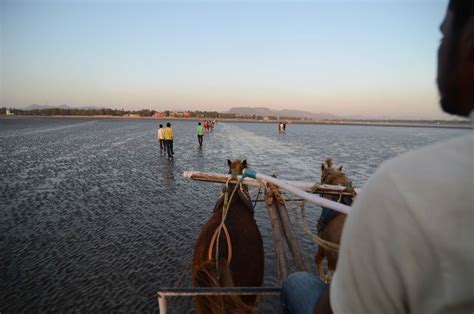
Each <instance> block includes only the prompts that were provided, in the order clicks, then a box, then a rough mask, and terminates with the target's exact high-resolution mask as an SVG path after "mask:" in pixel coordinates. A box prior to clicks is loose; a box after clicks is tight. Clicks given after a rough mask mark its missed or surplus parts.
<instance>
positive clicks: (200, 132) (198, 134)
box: [196, 122, 204, 147]
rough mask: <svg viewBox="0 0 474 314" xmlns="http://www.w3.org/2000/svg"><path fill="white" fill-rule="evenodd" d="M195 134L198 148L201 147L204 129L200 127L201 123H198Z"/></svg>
mask: <svg viewBox="0 0 474 314" xmlns="http://www.w3.org/2000/svg"><path fill="white" fill-rule="evenodd" d="M196 133H197V136H198V142H199V147H202V140H203V138H204V127H203V126H202V125H201V122H198V126H197V127H196Z"/></svg>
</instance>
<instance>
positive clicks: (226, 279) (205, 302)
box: [193, 259, 252, 313]
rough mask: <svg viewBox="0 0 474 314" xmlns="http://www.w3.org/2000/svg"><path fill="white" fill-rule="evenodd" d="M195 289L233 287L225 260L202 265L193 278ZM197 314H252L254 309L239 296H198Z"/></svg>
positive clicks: (196, 300) (209, 261)
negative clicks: (245, 313) (246, 313)
mask: <svg viewBox="0 0 474 314" xmlns="http://www.w3.org/2000/svg"><path fill="white" fill-rule="evenodd" d="M193 286H194V287H211V288H214V287H233V286H234V285H233V281H232V274H231V270H230V267H229V264H228V263H227V260H225V259H219V262H218V265H216V261H215V260H208V261H206V262H204V263H203V264H201V265H200V266H199V268H198V269H197V270H196V271H195V273H194V276H193ZM195 303H196V313H244V312H248V313H250V312H251V311H252V307H251V306H250V305H247V304H246V303H244V302H243V301H242V299H241V298H240V296H238V295H226V296H208V295H203V296H197V297H195Z"/></svg>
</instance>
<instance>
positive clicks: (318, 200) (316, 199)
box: [243, 168, 351, 214]
mask: <svg viewBox="0 0 474 314" xmlns="http://www.w3.org/2000/svg"><path fill="white" fill-rule="evenodd" d="M243 175H244V177H250V178H254V179H261V180H263V181H267V182H270V183H273V184H274V185H276V186H279V187H280V188H282V189H285V190H287V191H289V192H291V193H293V194H296V195H298V196H299V197H302V198H304V199H305V200H307V201H309V202H312V203H315V204H317V205H319V206H323V207H327V208H330V209H334V210H336V211H338V212H341V213H343V214H349V213H350V211H351V207H350V206H347V205H344V204H341V203H338V202H333V201H330V200H328V199H326V198H323V197H320V196H317V195H315V194H311V193H308V192H305V191H303V190H301V189H299V188H297V187H295V186H293V185H290V184H288V183H286V182H285V181H282V180H278V179H276V178H274V177H270V176H267V175H264V174H260V173H257V172H256V171H255V170H253V169H250V168H246V169H244V171H243Z"/></svg>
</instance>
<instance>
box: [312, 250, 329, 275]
mask: <svg viewBox="0 0 474 314" xmlns="http://www.w3.org/2000/svg"><path fill="white" fill-rule="evenodd" d="M325 255H326V250H325V249H324V248H322V247H320V246H319V247H318V252H317V253H316V256H315V257H314V261H315V262H316V268H317V270H318V273H319V277H320V278H321V279H323V280H324V277H325V273H324V269H323V260H324V256H325Z"/></svg>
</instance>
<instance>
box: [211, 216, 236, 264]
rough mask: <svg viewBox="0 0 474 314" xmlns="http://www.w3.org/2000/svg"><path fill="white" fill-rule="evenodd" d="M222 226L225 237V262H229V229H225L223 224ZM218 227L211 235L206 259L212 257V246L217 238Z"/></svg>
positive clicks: (230, 255) (230, 249)
mask: <svg viewBox="0 0 474 314" xmlns="http://www.w3.org/2000/svg"><path fill="white" fill-rule="evenodd" d="M223 228H224V234H225V236H226V238H227V260H228V261H227V263H230V261H231V260H232V243H231V241H230V235H229V230H227V227H226V226H225V224H224V226H223ZM217 231H218V229H216V231H214V234H213V235H212V238H211V244H210V245H209V248H210V249H209V252H208V254H207V258H208V259H212V247H213V246H214V242H215V241H216V239H217V233H218V232H217Z"/></svg>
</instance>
